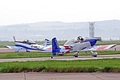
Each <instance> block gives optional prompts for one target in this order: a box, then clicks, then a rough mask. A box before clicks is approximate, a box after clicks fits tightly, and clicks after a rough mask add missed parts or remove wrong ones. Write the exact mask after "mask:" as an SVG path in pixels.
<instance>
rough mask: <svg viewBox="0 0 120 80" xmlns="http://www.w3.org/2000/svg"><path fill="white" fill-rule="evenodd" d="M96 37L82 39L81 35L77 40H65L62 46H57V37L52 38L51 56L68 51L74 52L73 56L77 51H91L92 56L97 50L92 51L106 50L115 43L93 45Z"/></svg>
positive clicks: (94, 55) (76, 54)
mask: <svg viewBox="0 0 120 80" xmlns="http://www.w3.org/2000/svg"><path fill="white" fill-rule="evenodd" d="M97 40H98V39H96V38H91V39H86V40H84V39H83V38H82V37H81V36H79V37H78V38H77V40H74V39H71V40H69V41H67V42H66V43H65V44H64V46H59V45H58V42H57V39H56V38H53V39H52V57H51V58H53V56H55V55H64V54H66V53H69V52H75V54H74V57H78V53H79V52H80V51H91V53H92V56H93V57H97V52H93V51H96V50H106V49H110V48H112V47H114V46H116V44H111V45H100V46H95V44H96V42H97Z"/></svg>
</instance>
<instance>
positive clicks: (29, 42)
mask: <svg viewBox="0 0 120 80" xmlns="http://www.w3.org/2000/svg"><path fill="white" fill-rule="evenodd" d="M23 43H27V44H36V42H34V41H32V40H25V41H23Z"/></svg>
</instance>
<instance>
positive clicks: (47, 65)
mask: <svg viewBox="0 0 120 80" xmlns="http://www.w3.org/2000/svg"><path fill="white" fill-rule="evenodd" d="M0 72H1V73H14V72H59V73H63V72H64V73H68V72H71V73H72V72H120V59H103V60H74V61H65V60H63V61H62V60H61V61H55V60H48V61H28V62H2V63H0Z"/></svg>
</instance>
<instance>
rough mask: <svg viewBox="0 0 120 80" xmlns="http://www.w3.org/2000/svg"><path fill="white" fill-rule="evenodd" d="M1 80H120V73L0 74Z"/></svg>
mask: <svg viewBox="0 0 120 80" xmlns="http://www.w3.org/2000/svg"><path fill="white" fill-rule="evenodd" d="M0 80H120V73H0Z"/></svg>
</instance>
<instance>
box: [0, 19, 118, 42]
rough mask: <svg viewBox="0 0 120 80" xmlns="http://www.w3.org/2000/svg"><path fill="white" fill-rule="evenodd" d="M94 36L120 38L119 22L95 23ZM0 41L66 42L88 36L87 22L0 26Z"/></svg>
mask: <svg viewBox="0 0 120 80" xmlns="http://www.w3.org/2000/svg"><path fill="white" fill-rule="evenodd" d="M94 26H95V36H98V37H102V38H103V39H110V38H112V39H119V38H120V20H107V21H96V22H95V25H94ZM0 34H1V35H0V40H10V41H11V40H13V39H12V37H13V36H16V38H17V39H18V40H24V39H32V40H44V39H45V38H48V39H52V38H53V37H57V38H58V39H59V40H67V39H70V38H73V37H76V36H79V35H81V36H83V37H88V36H89V23H88V22H71V23H64V22H59V21H55V22H36V23H29V24H16V25H7V26H0Z"/></svg>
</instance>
